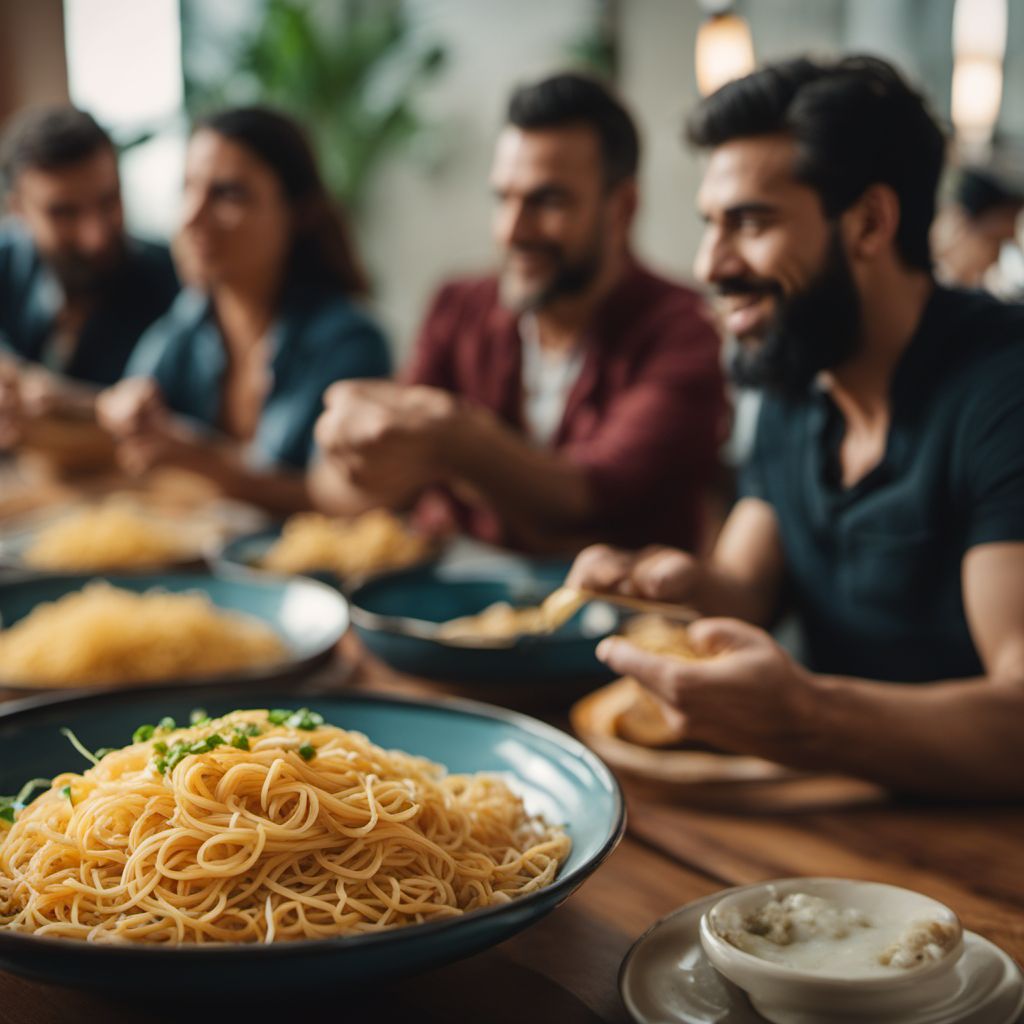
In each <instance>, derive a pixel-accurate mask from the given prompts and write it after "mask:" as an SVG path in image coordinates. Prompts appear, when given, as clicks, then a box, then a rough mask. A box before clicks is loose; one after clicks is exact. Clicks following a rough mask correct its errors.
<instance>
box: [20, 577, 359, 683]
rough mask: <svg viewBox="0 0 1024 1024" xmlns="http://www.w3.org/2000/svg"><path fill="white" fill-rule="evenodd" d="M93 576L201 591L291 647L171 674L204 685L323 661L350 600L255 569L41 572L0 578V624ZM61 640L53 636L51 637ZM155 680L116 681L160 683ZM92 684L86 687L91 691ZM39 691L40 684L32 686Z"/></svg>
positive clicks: (136, 587) (133, 585)
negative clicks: (268, 656) (228, 666)
mask: <svg viewBox="0 0 1024 1024" xmlns="http://www.w3.org/2000/svg"><path fill="white" fill-rule="evenodd" d="M94 580H102V581H104V582H106V583H110V584H111V585H113V586H115V587H121V588H123V589H125V590H132V591H135V592H138V593H141V592H143V591H146V590H151V589H153V588H159V589H160V590H165V591H169V592H171V593H181V592H184V591H200V592H202V593H204V594H206V595H207V596H208V597H209V598H210V600H211V601H212V602H213V603H214V604H215V605H217V606H218V607H219V608H223V609H225V610H229V611H235V612H242V613H244V614H247V615H252V616H254V617H255V618H257V619H262V620H263V621H264V622H265V623H266V624H267V625H268V626H270V627H271V628H272V629H274V630H275V632H276V633H277V634H278V636H279V637H280V638H281V639H282V640H283V641H284V643H285V644H286V645H287V647H288V649H289V654H288V657H287V659H286V660H285V661H283V662H278V663H277V664H272V665H267V666H265V667H258V668H251V669H244V670H239V671H236V672H232V673H230V674H229V675H227V676H226V675H224V674H221V675H219V676H210V675H207V676H205V677H204V676H190V677H188V678H184V679H179V680H173V682H176V683H188V684H189V685H194V684H200V683H210V682H216V681H219V680H223V679H225V678H231V679H232V680H235V681H238V682H242V681H248V682H254V681H258V680H263V679H280V678H283V677H285V676H292V675H295V674H297V673H299V672H303V671H305V670H307V669H309V668H311V667H313V666H315V665H319V664H320V663H322V662H324V661H326V660H327V659H328V658H329V657H330V655H331V651H332V650H333V648H334V646H335V644H337V642H338V641H339V640H340V639H341V637H342V635H343V634H344V633H345V630H346V629H347V628H348V604H347V602H346V601H345V598H344V597H342V596H341V594H339V593H338V592H337V591H336V590H334V589H333V588H331V587H328V586H326V585H325V584H323V583H318V582H316V581H315V580H310V579H306V578H304V577H290V576H289V577H284V576H263V575H260V574H256V573H240V572H239V573H231V574H224V575H212V574H209V573H177V574H175V573H154V574H150V575H141V574H136V573H132V574H130V575H124V576H122V575H114V574H105V575H100V576H94V575H74V576H70V575H69V576H41V577H30V578H26V579H21V580H18V581H17V582H13V583H3V584H0V622H2V624H3V626H4V627H5V628H6V627H9V626H12V625H14V623H16V622H17V621H18V620H19V619H22V618H24V617H25V616H26V615H28V614H29V612H31V611H32V609H33V608H35V607H36V605H39V604H42V603H43V602H45V601H56V600H58V599H59V598H61V597H64V596H65V595H66V594H70V593H72V592H74V591H77V590H81V589H82V588H83V587H84V586H85V585H86V584H88V583H91V582H93V581H94ZM55 640H56V642H59V638H55ZM171 681H172V680H161V681H160V682H159V683H154V682H146V683H137V684H133V683H131V682H124V683H118V684H117V685H118V686H119V687H121V686H131V685H141V686H160V685H164V684H166V683H167V682H171ZM96 685H97V684H93V685H91V686H90V688H91V689H95V688H96ZM0 687H7V688H11V689H27V688H29V687H28V686H26V684H24V683H19V682H17V681H14V680H7V679H4V678H3V676H2V670H0ZM30 688H31V689H33V690H35V689H39V688H40V687H39V686H31V687H30Z"/></svg>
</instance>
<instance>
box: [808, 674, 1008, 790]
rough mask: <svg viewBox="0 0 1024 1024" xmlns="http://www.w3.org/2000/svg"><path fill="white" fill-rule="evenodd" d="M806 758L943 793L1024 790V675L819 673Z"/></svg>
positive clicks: (905, 787) (811, 762)
mask: <svg viewBox="0 0 1024 1024" xmlns="http://www.w3.org/2000/svg"><path fill="white" fill-rule="evenodd" d="M812 690H813V695H812V696H811V698H810V701H811V710H810V718H809V721H810V726H811V728H810V729H809V730H807V732H806V733H805V734H804V735H806V736H807V739H806V741H805V747H806V749H804V750H801V751H799V754H798V759H799V760H801V761H802V762H803V763H805V764H806V765H807V766H808V767H816V766H827V767H828V768H829V769H830V770H838V771H843V772H849V773H850V774H853V775H858V776H861V777H863V778H868V779H872V780H874V781H876V782H879V783H882V784H883V785H886V786H888V787H891V788H894V789H898V790H906V791H910V792H916V793H927V794H932V795H936V796H950V797H971V798H975V799H977V798H993V799H1014V798H1016V799H1019V798H1020V797H1022V796H1024V760H1022V758H1021V736H1024V680H1014V681H1004V680H992V679H987V678H980V679H971V680H956V681H952V682H944V683H928V684H923V685H922V684H894V683H875V682H868V681H865V680H860V679H849V678H845V677H836V676H817V677H814V679H813V686H812Z"/></svg>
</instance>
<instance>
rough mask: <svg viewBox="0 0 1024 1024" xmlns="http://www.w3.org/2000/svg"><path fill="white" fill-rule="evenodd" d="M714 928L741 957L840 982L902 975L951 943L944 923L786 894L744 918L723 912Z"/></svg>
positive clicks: (949, 929)
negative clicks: (835, 977)
mask: <svg viewBox="0 0 1024 1024" xmlns="http://www.w3.org/2000/svg"><path fill="white" fill-rule="evenodd" d="M713 927H714V929H715V931H716V932H717V933H718V934H719V935H720V936H721V937H722V938H723V939H725V940H726V941H727V942H729V943H731V944H732V945H734V946H736V947H737V949H742V950H743V951H744V952H746V953H750V954H752V955H753V956H756V957H760V958H761V959H762V960H770V961H772V962H773V963H777V964H785V965H786V966H789V967H796V968H799V969H801V970H806V971H819V972H821V973H823V974H831V975H839V976H843V977H870V976H874V977H878V976H884V975H891V974H897V973H901V972H902V971H905V970H909V969H911V968H914V967H918V966H920V965H922V964H925V963H930V962H932V961H934V960H939V959H941V958H942V957H943V956H944V955H945V954H946V953H947V952H948V951H949V950H950V949H951V948H952V946H953V945H954V943H955V942H956V934H957V932H956V928H955V926H954V925H953V924H952V923H950V922H947V921H938V920H916V921H910V922H908V921H907V920H906V918H905V917H891V918H889V917H886V916H885V915H884V913H882V912H876V913H874V914H872V915H871V916H870V917H869V916H868V915H867V914H865V913H864V912H863V911H860V910H857V909H855V908H853V907H841V906H838V905H837V904H835V903H832V902H830V901H829V900H825V899H822V898H821V897H819V896H810V895H808V894H806V893H790V894H789V895H787V896H783V897H781V898H775V899H772V900H769V901H768V902H767V903H765V904H764V905H763V906H761V907H758V908H757V909H756V910H754V911H752V912H749V913H746V914H743V913H741V912H740V911H739V910H738V909H736V908H726V909H724V910H722V911H720V912H718V913H716V914H715V915H714V918H713Z"/></svg>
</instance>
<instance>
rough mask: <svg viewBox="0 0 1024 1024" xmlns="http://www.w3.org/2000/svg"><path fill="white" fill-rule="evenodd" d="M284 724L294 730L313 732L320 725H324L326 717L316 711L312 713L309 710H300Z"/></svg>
mask: <svg viewBox="0 0 1024 1024" xmlns="http://www.w3.org/2000/svg"><path fill="white" fill-rule="evenodd" d="M284 724H285V725H287V726H290V727H291V728H292V729H303V730H305V731H306V732H312V731H313V730H314V729H315V728H316V727H317V726H318V725H323V724H324V716H323V715H321V714H318V713H317V712H316V711H310V710H309V708H299V710H298V711H296V712H295V713H294V714H293V715H292V716H291V717H290V718H289V719H288V721H286V722H285V723H284Z"/></svg>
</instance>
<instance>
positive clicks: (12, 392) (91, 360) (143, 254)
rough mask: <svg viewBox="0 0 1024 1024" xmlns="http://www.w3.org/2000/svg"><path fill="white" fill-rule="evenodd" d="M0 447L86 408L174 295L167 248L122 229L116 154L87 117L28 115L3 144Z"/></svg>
mask: <svg viewBox="0 0 1024 1024" xmlns="http://www.w3.org/2000/svg"><path fill="white" fill-rule="evenodd" d="M0 175H2V180H3V186H4V189H5V192H6V204H7V208H8V212H9V213H10V214H11V217H10V219H9V220H8V221H7V222H5V223H4V224H3V226H2V227H0V442H2V443H6V442H7V441H13V440H14V439H16V436H17V434H18V432H19V428H20V426H21V425H23V424H24V421H25V420H28V419H31V418H32V417H33V416H34V415H36V414H44V413H47V412H51V411H57V412H59V411H61V410H62V409H64V408H69V409H80V410H82V411H85V412H89V411H91V409H92V405H93V400H94V398H95V395H96V393H97V391H98V389H99V388H101V387H106V386H107V385H110V384H113V383H114V382H115V381H117V380H119V379H120V377H121V374H122V372H123V370H124V367H125V364H126V362H127V360H128V357H129V356H130V355H131V353H132V350H133V348H134V347H135V343H136V341H137V340H138V338H139V336H140V335H141V334H142V332H143V331H145V330H146V328H147V327H149V325H150V324H151V323H152V322H153V321H154V320H156V319H157V317H159V316H160V315H161V314H163V312H164V311H165V310H166V309H167V307H168V306H169V305H170V304H171V301H172V300H173V299H174V296H175V295H176V294H177V291H178V282H177V279H176V277H175V274H174V268H173V265H172V263H171V258H170V254H169V252H168V251H167V248H166V246H161V245H156V244H153V243H149V242H143V241H140V240H139V239H136V238H132V237H131V236H129V235H128V234H126V232H125V225H124V210H123V207H122V203H121V184H120V178H119V174H118V166H117V151H116V150H115V148H114V145H113V143H112V142H111V140H110V137H109V136H108V135H107V133H106V132H105V131H104V130H103V129H102V128H101V127H100V126H99V125H98V124H97V123H96V121H95V120H94V119H93V118H92V117H91V116H90V115H89V114H87V113H85V112H84V111H81V110H76V109H74V108H73V107H46V108H41V109H32V110H29V111H27V112H25V113H23V114H22V115H20V116H19V117H17V118H16V119H15V120H14V121H13V122H12V123H11V124H10V125H9V126H8V128H7V129H6V131H5V133H4V135H3V138H2V140H0Z"/></svg>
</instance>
